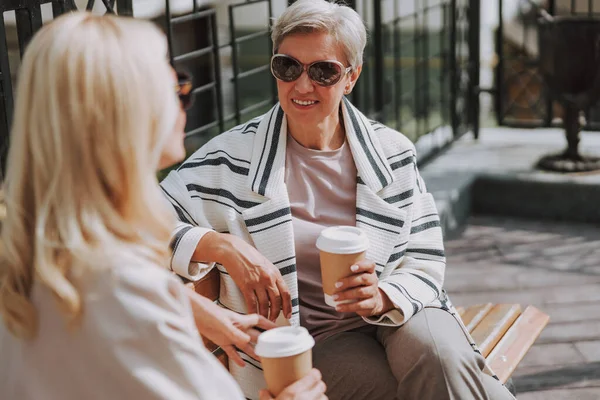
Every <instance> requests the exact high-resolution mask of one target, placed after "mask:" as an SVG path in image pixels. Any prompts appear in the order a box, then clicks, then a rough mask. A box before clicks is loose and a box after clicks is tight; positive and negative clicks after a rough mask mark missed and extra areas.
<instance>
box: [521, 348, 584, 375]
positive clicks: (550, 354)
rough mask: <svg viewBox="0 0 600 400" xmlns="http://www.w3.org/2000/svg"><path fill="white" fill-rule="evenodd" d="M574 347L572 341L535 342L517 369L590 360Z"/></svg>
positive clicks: (579, 362)
mask: <svg viewBox="0 0 600 400" xmlns="http://www.w3.org/2000/svg"><path fill="white" fill-rule="evenodd" d="M590 361H592V360H588V359H586V358H585V357H584V356H583V355H582V354H581V353H580V351H579V350H578V349H577V348H576V347H575V344H574V343H552V344H535V345H534V346H533V347H531V348H530V349H529V352H528V353H527V354H526V355H525V358H523V361H521V364H519V369H520V370H523V369H524V368H527V367H540V366H554V365H565V364H581V363H585V362H590Z"/></svg>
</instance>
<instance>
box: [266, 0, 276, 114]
mask: <svg viewBox="0 0 600 400" xmlns="http://www.w3.org/2000/svg"><path fill="white" fill-rule="evenodd" d="M268 24H269V32H271V28H272V26H273V2H272V1H271V0H269V22H268ZM267 43H269V63H270V62H271V55H272V54H273V52H274V49H273V42H272V41H271V37H270V36H269V37H268V38H267ZM271 96H272V97H273V104H275V103H277V101H278V98H277V85H276V82H275V78H271Z"/></svg>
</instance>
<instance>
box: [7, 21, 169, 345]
mask: <svg viewBox="0 0 600 400" xmlns="http://www.w3.org/2000/svg"><path fill="white" fill-rule="evenodd" d="M174 85H175V82H174V76H173V74H172V71H171V69H170V66H169V64H168V61H167V46H166V41H165V39H164V36H163V34H162V33H161V32H160V31H159V30H158V28H156V27H154V26H152V25H151V24H150V23H149V22H143V21H138V20H134V19H130V18H121V17H114V16H93V15H91V14H89V13H84V12H76V13H73V14H69V15H65V16H62V17H59V18H57V19H56V20H55V21H53V22H51V23H49V24H47V25H46V26H44V27H43V28H42V29H41V30H40V31H39V32H38V33H37V34H36V36H35V37H34V38H33V39H32V40H31V42H30V43H29V45H28V47H27V51H26V53H25V56H24V58H23V63H22V66H21V70H20V78H19V83H18V86H17V93H16V105H15V114H14V120H13V127H12V132H11V146H10V150H9V155H8V164H7V176H6V180H5V186H6V187H5V198H6V205H7V217H6V219H5V221H4V222H3V227H2V241H3V245H4V248H3V250H2V255H1V260H0V313H1V314H2V315H3V317H4V322H5V324H6V326H7V327H8V328H9V330H10V331H11V332H12V333H13V334H14V335H16V336H18V337H25V338H32V337H34V336H35V335H36V333H37V314H36V310H35V308H34V306H33V304H32V302H31V301H30V298H29V297H30V292H31V289H32V286H33V284H34V281H39V283H40V284H42V285H44V286H45V287H47V288H48V289H49V290H50V291H51V293H52V294H53V295H54V297H55V299H56V301H57V302H58V305H59V308H60V310H61V312H62V313H63V315H64V316H65V319H66V320H67V321H68V322H73V321H75V320H76V319H77V317H78V316H79V315H80V314H81V312H82V303H81V298H80V294H79V291H78V288H77V279H76V278H75V277H79V276H81V275H83V274H85V272H86V270H87V271H89V270H90V268H98V267H102V266H107V265H111V260H113V261H115V260H116V258H115V259H112V258H111V257H113V256H115V257H119V256H118V254H121V256H122V255H123V254H134V255H135V257H137V258H141V259H143V260H144V261H146V262H154V263H166V262H167V261H166V260H167V259H168V240H169V234H170V228H171V214H170V213H169V211H167V208H166V207H165V206H164V205H163V200H162V195H161V194H160V193H159V188H158V185H157V181H156V177H155V172H156V168H157V164H158V161H159V157H160V153H161V149H162V147H163V144H164V143H165V141H166V140H167V137H168V136H169V135H170V133H171V132H172V129H173V126H174V124H175V121H176V118H177V113H178V112H179V109H178V103H177V97H176V94H175V90H174ZM114 264H115V262H112V266H114Z"/></svg>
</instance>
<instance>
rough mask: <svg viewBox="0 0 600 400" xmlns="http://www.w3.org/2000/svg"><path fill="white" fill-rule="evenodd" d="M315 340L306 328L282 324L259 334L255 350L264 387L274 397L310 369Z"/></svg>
mask: <svg viewBox="0 0 600 400" xmlns="http://www.w3.org/2000/svg"><path fill="white" fill-rule="evenodd" d="M314 345H315V340H314V339H313V337H312V336H310V333H308V330H306V328H303V327H301V326H298V327H293V326H284V327H280V328H274V329H270V330H268V331H265V332H263V333H261V334H260V336H259V337H258V341H257V343H256V348H255V349H254V352H255V353H256V355H258V356H259V357H260V361H261V363H262V367H263V373H264V376H265V381H266V382H267V388H268V389H269V392H271V394H272V395H274V396H275V397H277V396H278V395H279V393H281V392H282V391H283V390H284V389H285V388H286V387H288V386H289V385H291V384H292V383H294V382H296V381H297V380H299V379H302V378H304V377H305V376H306V375H307V374H308V373H309V372H310V370H311V369H312V348H313V346H314Z"/></svg>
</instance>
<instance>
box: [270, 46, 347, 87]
mask: <svg viewBox="0 0 600 400" xmlns="http://www.w3.org/2000/svg"><path fill="white" fill-rule="evenodd" d="M304 71H306V74H307V75H308V78H309V79H310V80H311V81H313V82H314V83H316V84H317V85H319V86H332V85H335V84H336V83H338V82H339V81H340V79H342V78H343V77H344V76H345V75H346V74H347V73H348V72H350V71H352V67H345V66H344V64H342V63H341V62H339V61H335V60H324V61H315V62H313V63H311V64H308V65H306V64H302V63H301V62H300V61H298V60H296V59H295V58H294V57H291V56H288V55H286V54H275V55H274V56H273V57H271V73H272V74H273V76H274V77H275V78H277V79H279V80H280V81H283V82H293V81H295V80H296V79H298V78H300V76H301V75H302V73H303V72H304Z"/></svg>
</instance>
